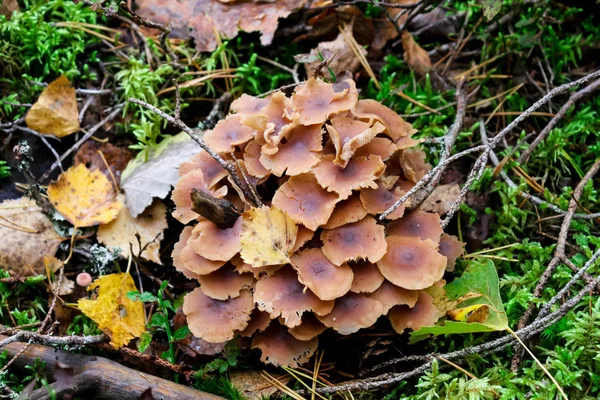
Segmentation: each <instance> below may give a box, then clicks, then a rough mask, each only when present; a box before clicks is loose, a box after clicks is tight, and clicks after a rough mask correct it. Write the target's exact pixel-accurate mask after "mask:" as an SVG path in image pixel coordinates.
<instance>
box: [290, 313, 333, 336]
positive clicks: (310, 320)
mask: <svg viewBox="0 0 600 400" xmlns="http://www.w3.org/2000/svg"><path fill="white" fill-rule="evenodd" d="M326 329H327V327H326V326H325V325H323V323H322V322H321V321H319V320H318V319H317V317H315V315H314V314H304V316H303V317H302V323H301V324H300V325H298V326H295V327H293V328H290V329H288V332H289V333H290V334H291V335H292V336H293V337H295V338H296V339H298V340H311V339H312V338H315V337H317V336H319V335H320V334H321V333H323V332H324V331H325V330H326Z"/></svg>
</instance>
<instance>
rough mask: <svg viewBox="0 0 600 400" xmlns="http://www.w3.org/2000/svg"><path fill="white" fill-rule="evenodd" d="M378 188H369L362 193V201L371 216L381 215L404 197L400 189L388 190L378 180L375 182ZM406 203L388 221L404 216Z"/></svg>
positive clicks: (383, 183) (382, 182) (389, 216)
mask: <svg viewBox="0 0 600 400" xmlns="http://www.w3.org/2000/svg"><path fill="white" fill-rule="evenodd" d="M375 183H376V185H377V187H375V188H367V189H363V190H361V191H360V201H361V202H362V205H363V206H364V208H365V209H366V210H367V211H368V212H369V214H372V215H376V214H381V213H383V212H384V211H386V210H387V209H388V208H390V207H391V206H392V205H394V203H395V202H396V201H397V200H398V199H400V197H402V196H401V195H400V193H401V191H400V190H399V189H394V190H388V189H386V188H385V182H384V181H382V180H378V181H377V182H375ZM405 209H406V203H405V204H402V205H401V206H400V207H398V208H397V209H395V210H394V212H393V213H391V214H390V215H388V216H387V218H386V219H391V220H395V219H398V218H401V217H402V216H403V215H404V210H405Z"/></svg>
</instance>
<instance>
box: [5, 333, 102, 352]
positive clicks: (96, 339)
mask: <svg viewBox="0 0 600 400" xmlns="http://www.w3.org/2000/svg"><path fill="white" fill-rule="evenodd" d="M108 340H109V338H108V336H106V335H104V334H102V335H95V336H51V335H43V334H41V333H37V332H31V331H20V332H18V333H15V334H14V335H12V336H9V337H7V338H6V339H3V340H0V348H2V347H4V346H6V345H7V344H9V343H14V342H23V341H29V342H31V343H38V344H45V345H52V346H88V345H90V344H95V343H102V342H106V341H108Z"/></svg>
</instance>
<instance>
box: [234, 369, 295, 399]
mask: <svg viewBox="0 0 600 400" xmlns="http://www.w3.org/2000/svg"><path fill="white" fill-rule="evenodd" d="M228 378H229V381H230V382H231V384H232V385H233V386H235V388H236V389H237V390H239V391H240V392H241V393H242V395H243V396H244V398H245V399H248V400H261V399H264V398H268V397H269V396H271V395H272V394H274V393H275V392H277V391H278V390H279V389H278V388H277V386H274V385H273V384H272V383H271V382H269V381H268V380H267V379H265V377H264V376H263V373H262V371H233V372H231V373H229V374H228ZM284 379H285V377H284Z"/></svg>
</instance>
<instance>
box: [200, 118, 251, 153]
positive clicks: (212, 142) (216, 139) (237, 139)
mask: <svg viewBox="0 0 600 400" xmlns="http://www.w3.org/2000/svg"><path fill="white" fill-rule="evenodd" d="M242 121H243V118H242V116H241V115H237V114H234V115H230V116H228V117H227V118H225V119H222V120H220V121H219V122H217V125H215V127H214V129H212V130H209V131H206V133H204V138H203V139H204V142H205V143H206V145H207V146H208V147H210V148H211V149H212V150H213V151H216V152H217V153H230V152H232V151H234V150H235V146H238V145H240V144H244V143H246V142H248V141H250V140H251V139H252V138H253V137H254V135H256V131H255V130H254V129H252V128H251V127H249V126H247V125H245V124H243V123H242Z"/></svg>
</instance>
